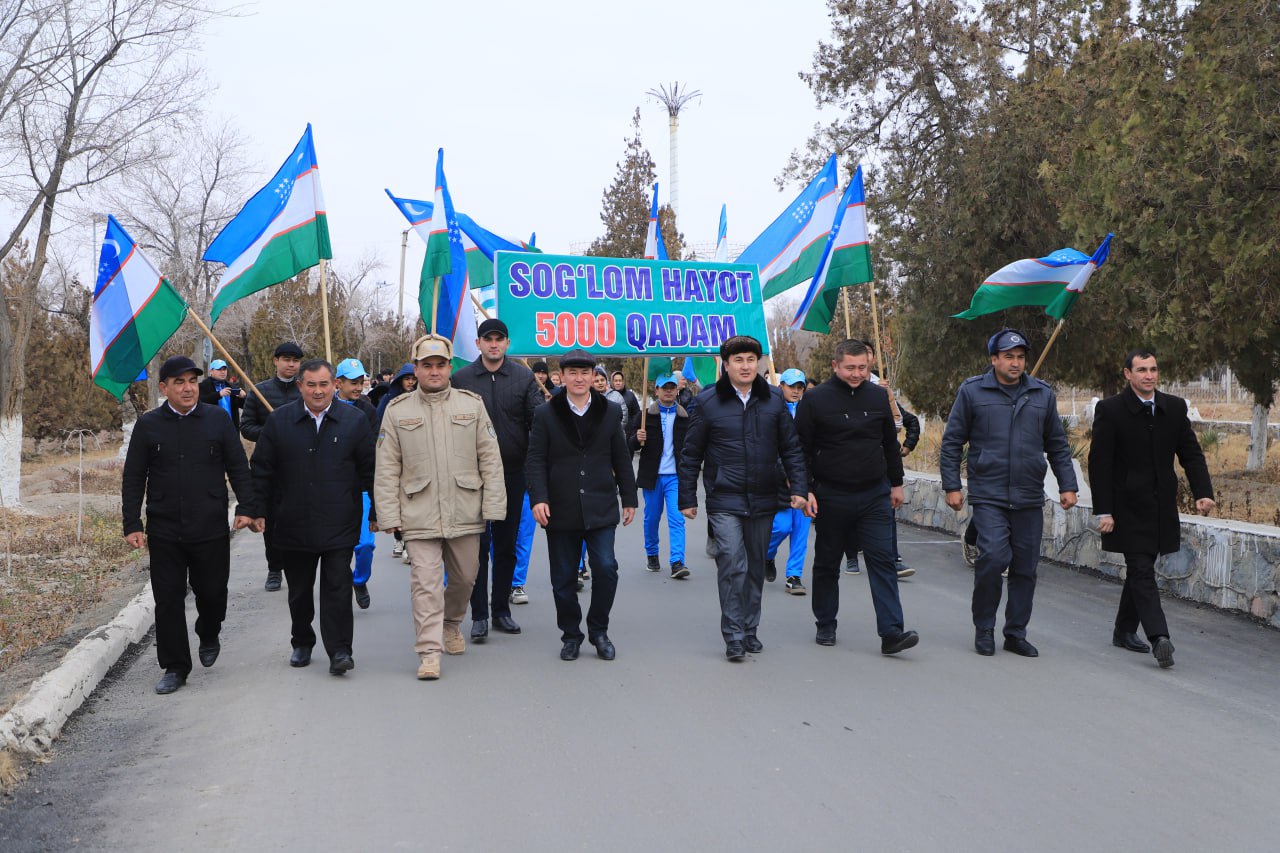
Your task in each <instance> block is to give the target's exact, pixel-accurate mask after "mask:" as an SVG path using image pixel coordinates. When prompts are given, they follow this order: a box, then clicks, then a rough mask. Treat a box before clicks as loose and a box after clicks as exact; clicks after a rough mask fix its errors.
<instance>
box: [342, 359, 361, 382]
mask: <svg viewBox="0 0 1280 853" xmlns="http://www.w3.org/2000/svg"><path fill="white" fill-rule="evenodd" d="M337 372H338V378H339V379H364V378H365V376H366V375H367V374H366V373H365V369H364V365H363V364H361V363H360V359H358V358H344V359H343V360H342V361H340V362H338V371H337Z"/></svg>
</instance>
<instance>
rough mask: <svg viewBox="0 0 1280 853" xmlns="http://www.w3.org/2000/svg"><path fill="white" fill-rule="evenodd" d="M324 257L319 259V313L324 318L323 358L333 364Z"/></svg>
mask: <svg viewBox="0 0 1280 853" xmlns="http://www.w3.org/2000/svg"><path fill="white" fill-rule="evenodd" d="M324 267H325V263H324V258H321V259H320V314H321V316H322V317H323V318H324V360H325V361H327V362H329V363H330V364H333V347H332V346H331V345H330V343H329V289H328V287H327V285H326V282H325V274H324Z"/></svg>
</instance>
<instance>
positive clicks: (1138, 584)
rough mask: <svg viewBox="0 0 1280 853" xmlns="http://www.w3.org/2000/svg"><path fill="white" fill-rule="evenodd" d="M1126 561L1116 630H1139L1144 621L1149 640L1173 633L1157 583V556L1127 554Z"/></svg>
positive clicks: (1131, 631)
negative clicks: (1166, 617) (1161, 601)
mask: <svg viewBox="0 0 1280 853" xmlns="http://www.w3.org/2000/svg"><path fill="white" fill-rule="evenodd" d="M1124 564H1125V567H1126V568H1127V571H1126V572H1125V576H1124V589H1122V590H1121V591H1120V608H1119V609H1118V610H1116V630H1117V631H1123V632H1124V633H1126V634H1132V633H1136V632H1137V630H1138V624H1139V623H1141V624H1142V630H1143V631H1145V632H1146V635H1147V639H1148V640H1154V639H1155V638H1156V637H1167V636H1169V623H1168V622H1166V621H1165V618H1164V608H1163V607H1161V606H1160V588H1159V587H1157V586H1156V555H1155V554H1125V555H1124Z"/></svg>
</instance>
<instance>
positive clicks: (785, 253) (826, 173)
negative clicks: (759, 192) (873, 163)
mask: <svg viewBox="0 0 1280 853" xmlns="http://www.w3.org/2000/svg"><path fill="white" fill-rule="evenodd" d="M839 191H840V187H839V185H838V182H837V181H836V157H835V155H834V154H832V155H831V158H830V159H828V160H827V165H825V166H823V167H822V171H821V172H819V173H818V174H817V175H815V176H814V177H813V180H811V181H810V182H809V185H808V186H807V187H805V188H804V191H803V192H801V193H800V195H798V196H796V199H795V201H793V202H791V204H790V206H788V207H787V209H786V210H784V211H783V212H782V213H781V214H780V215H779V216H778V218H777V219H775V220H774V221H773V224H772V225H770V226H769V227H768V228H766V229H765V230H764V232H763V233H762V234H761V235H760V236H759V237H757V238H756V239H755V240H754V241H753V242H752V243H751V245H750V246H747V248H746V249H745V250H743V252H742V254H741V255H739V256H738V261H737V262H738V263H740V264H752V265H754V266H756V267H759V268H760V286H761V289H762V290H763V291H764V298H765V299H769V298H771V297H774V296H777V295H778V294H779V293H782V292H783V291H785V290H788V289H790V288H792V287H795V286H796V285H797V284H800V283H801V282H802V281H806V280H807V279H811V278H813V275H814V273H816V272H817V271H818V261H819V260H821V258H822V250H823V248H824V247H825V246H826V236H827V234H828V233H829V232H830V230H831V227H830V226H831V223H832V222H833V221H834V220H835V218H836V207H837V205H838V202H839V198H840V197H839Z"/></svg>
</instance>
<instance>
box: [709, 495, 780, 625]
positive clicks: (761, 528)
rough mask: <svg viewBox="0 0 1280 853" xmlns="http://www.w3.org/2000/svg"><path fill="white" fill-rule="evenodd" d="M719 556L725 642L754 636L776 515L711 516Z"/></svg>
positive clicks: (717, 565) (718, 566)
mask: <svg viewBox="0 0 1280 853" xmlns="http://www.w3.org/2000/svg"><path fill="white" fill-rule="evenodd" d="M708 519H709V520H710V522H711V531H712V533H714V534H715V539H716V545H718V546H719V548H720V552H719V554H717V555H716V584H717V586H719V588H720V633H722V634H723V635H724V641H725V642H726V643H730V642H733V641H734V640H737V641H738V642H741V641H742V639H743V637H754V636H755V635H756V628H758V627H759V626H760V596H761V594H762V593H763V591H764V560H765V553H766V552H767V551H768V550H769V534H770V533H771V532H772V530H773V516H772V515H762V516H758V517H756V518H746V517H743V516H740V515H730V514H729V513H727V512H713V513H710V515H709V516H708Z"/></svg>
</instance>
